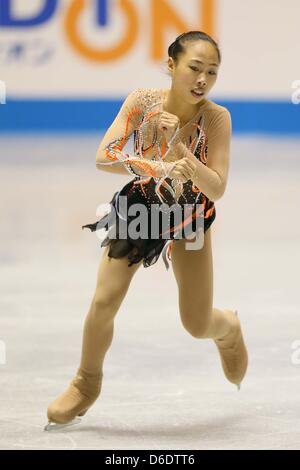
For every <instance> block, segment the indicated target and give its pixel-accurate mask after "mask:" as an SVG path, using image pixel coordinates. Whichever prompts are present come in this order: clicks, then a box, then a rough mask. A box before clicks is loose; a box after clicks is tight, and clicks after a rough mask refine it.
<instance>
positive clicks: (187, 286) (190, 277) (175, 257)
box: [172, 228, 247, 384]
mask: <svg viewBox="0 0 300 470" xmlns="http://www.w3.org/2000/svg"><path fill="white" fill-rule="evenodd" d="M186 243H190V241H187V240H186V239H180V240H176V241H175V243H174V246H173V248H172V267H173V272H174V275H175V279H176V281H177V285H178V292H179V310H180V316H181V321H182V324H183V326H184V328H185V329H186V330H187V331H188V332H189V333H190V334H191V335H192V336H194V337H195V338H212V339H214V340H215V342H216V345H217V346H218V348H219V351H220V353H222V355H221V358H222V365H223V368H224V372H225V374H226V376H227V378H228V379H229V380H230V381H232V382H233V383H237V384H238V383H240V381H241V380H242V378H243V376H244V374H245V372H246V368H247V351H246V348H245V345H244V342H243V338H242V334H241V327H240V322H239V319H238V317H237V316H236V315H235V312H234V311H232V310H230V309H222V310H221V309H217V308H214V307H213V256H212V243H211V228H209V229H208V230H207V231H206V232H205V234H204V243H203V246H202V248H201V249H196V250H187V249H186ZM191 246H192V245H191ZM221 346H222V348H223V350H222V351H221ZM225 348H226V349H227V348H229V349H228V351H227V352H226V353H225ZM229 350H230V352H229ZM225 356H226V358H225ZM229 356H230V357H229ZM225 359H226V363H228V364H227V365H226V364H225V362H224V361H225ZM225 369H226V370H225ZM229 369H230V370H229Z"/></svg>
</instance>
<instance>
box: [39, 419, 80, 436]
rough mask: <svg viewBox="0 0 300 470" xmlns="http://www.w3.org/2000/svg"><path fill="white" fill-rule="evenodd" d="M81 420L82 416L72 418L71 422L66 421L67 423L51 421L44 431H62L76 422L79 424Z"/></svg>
mask: <svg viewBox="0 0 300 470" xmlns="http://www.w3.org/2000/svg"><path fill="white" fill-rule="evenodd" d="M80 422H81V418H78V417H76V418H74V419H72V421H70V422H69V423H65V424H59V423H53V422H51V421H50V422H49V423H48V424H46V426H45V427H44V431H50V432H55V431H60V430H61V429H65V428H68V427H70V426H74V425H75V424H79V423H80Z"/></svg>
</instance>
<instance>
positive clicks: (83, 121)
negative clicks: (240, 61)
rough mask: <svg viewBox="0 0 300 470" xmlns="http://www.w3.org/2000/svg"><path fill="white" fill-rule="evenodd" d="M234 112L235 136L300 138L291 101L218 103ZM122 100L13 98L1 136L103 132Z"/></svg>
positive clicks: (0, 111)
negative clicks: (3, 134) (5, 134)
mask: <svg viewBox="0 0 300 470" xmlns="http://www.w3.org/2000/svg"><path fill="white" fill-rule="evenodd" d="M212 101H214V102H215V103H218V104H220V105H221V106H225V107H226V108H227V109H228V110H229V111H230V113H231V117H232V124H233V133H245V134H251V133H255V134H256V133H267V134H296V135H297V134H298V135H300V104H299V105H297V104H293V103H292V102H288V101H242V100H236V101H233V100H217V99H212ZM122 103H123V100H122V99H120V100H119V99H118V100H117V99H99V98H98V99H82V100H79V99H77V100H74V99H69V100H67V99H51V100H50V99H47V100H45V99H13V98H8V99H7V101H6V104H0V133H8V132H9V133H11V132H16V133H17V132H33V133H37V132H54V133H57V132H95V131H96V132H97V131H99V132H103V131H104V130H105V129H107V128H108V127H109V126H110V124H111V123H112V122H113V120H114V118H115V116H116V114H117V113H118V111H119V109H120V106H121V104H122Z"/></svg>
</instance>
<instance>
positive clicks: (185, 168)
mask: <svg viewBox="0 0 300 470" xmlns="http://www.w3.org/2000/svg"><path fill="white" fill-rule="evenodd" d="M196 168H197V165H196V163H195V162H193V160H192V159H191V158H189V157H184V158H180V160H177V161H176V162H175V165H174V168H173V169H172V170H171V172H170V178H175V179H179V180H180V181H182V182H183V183H186V182H187V181H188V180H192V181H193V178H194V175H195V171H196Z"/></svg>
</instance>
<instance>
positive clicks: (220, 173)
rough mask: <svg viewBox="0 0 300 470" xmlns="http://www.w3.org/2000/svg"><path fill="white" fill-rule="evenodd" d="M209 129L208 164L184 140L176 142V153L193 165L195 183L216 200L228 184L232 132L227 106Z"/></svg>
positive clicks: (210, 197) (212, 199)
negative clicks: (198, 157) (200, 159)
mask: <svg viewBox="0 0 300 470" xmlns="http://www.w3.org/2000/svg"><path fill="white" fill-rule="evenodd" d="M209 129H210V131H209V132H208V157H207V162H206V165H205V164H203V163H202V162H201V161H199V160H198V159H197V158H196V157H195V155H194V154H193V153H192V152H191V151H190V150H189V149H188V148H187V146H186V145H185V144H184V143H183V142H182V141H180V142H179V143H177V144H176V153H177V155H179V157H180V158H186V159H187V160H188V162H187V163H190V165H192V168H193V175H192V177H191V180H192V182H193V184H194V185H195V186H197V188H199V189H200V191H201V192H203V193H204V194H205V195H206V196H207V197H208V198H209V199H210V200H211V201H215V200H217V199H220V198H221V197H222V196H223V194H224V192H225V189H226V185H227V179H228V171H229V161H230V143H231V134H232V122H231V116H230V112H229V111H228V110H227V109H226V108H225V109H224V110H222V111H221V112H220V113H218V114H217V115H216V117H215V118H214V119H213V120H212V122H211V124H210V127H209Z"/></svg>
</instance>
